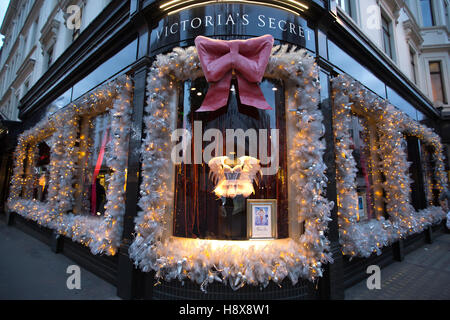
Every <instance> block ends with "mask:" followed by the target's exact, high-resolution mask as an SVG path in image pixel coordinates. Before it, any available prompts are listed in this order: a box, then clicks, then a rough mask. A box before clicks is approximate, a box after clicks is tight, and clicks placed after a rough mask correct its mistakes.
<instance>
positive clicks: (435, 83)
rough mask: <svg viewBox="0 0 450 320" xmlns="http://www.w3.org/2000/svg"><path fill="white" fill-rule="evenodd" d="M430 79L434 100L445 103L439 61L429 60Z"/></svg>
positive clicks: (445, 98)
mask: <svg viewBox="0 0 450 320" xmlns="http://www.w3.org/2000/svg"><path fill="white" fill-rule="evenodd" d="M429 65H430V79H431V89H432V92H433V101H434V102H443V103H444V104H447V97H446V95H445V92H444V88H445V86H444V79H443V77H442V65H441V62H440V61H430V63H429Z"/></svg>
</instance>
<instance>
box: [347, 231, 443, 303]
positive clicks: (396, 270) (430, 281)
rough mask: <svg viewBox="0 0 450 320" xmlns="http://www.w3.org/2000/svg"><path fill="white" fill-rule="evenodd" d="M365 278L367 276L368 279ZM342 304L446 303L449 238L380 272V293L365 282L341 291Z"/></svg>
mask: <svg viewBox="0 0 450 320" xmlns="http://www.w3.org/2000/svg"><path fill="white" fill-rule="evenodd" d="M368 277H369V275H368ZM345 298H346V300H450V234H444V235H441V236H439V237H437V238H435V239H434V241H433V243H432V244H427V245H424V246H422V247H420V248H418V249H416V250H414V251H413V252H411V253H409V254H407V255H406V256H405V259H404V260H403V261H402V262H394V263H393V264H390V265H389V266H387V267H385V268H383V269H381V289H379V290H377V289H373V290H369V289H368V288H367V283H366V280H364V281H361V282H360V283H358V284H356V285H354V286H353V287H351V288H349V289H347V290H346V291H345Z"/></svg>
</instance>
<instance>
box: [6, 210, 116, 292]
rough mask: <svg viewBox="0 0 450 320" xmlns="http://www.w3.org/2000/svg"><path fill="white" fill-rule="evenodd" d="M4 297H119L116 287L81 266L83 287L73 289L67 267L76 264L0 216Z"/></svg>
mask: <svg viewBox="0 0 450 320" xmlns="http://www.w3.org/2000/svg"><path fill="white" fill-rule="evenodd" d="M0 256H1V259H0V300H10V299H11V300H12V299H14V300H15V299H19V300H29V299H33V300H35V299H37V300H54V299H62V300H78V299H83V300H84V299H86V300H97V299H103V300H105V299H108V300H113V299H119V298H118V297H117V296H116V288H115V287H114V286H113V285H111V284H109V283H107V282H105V281H103V280H102V279H100V278H98V277H97V276H95V275H94V274H92V273H91V272H89V271H87V270H85V269H83V268H81V289H80V290H76V289H74V290H69V289H67V286H66V282H67V278H68V277H69V276H70V274H67V273H66V270H67V267H68V266H70V265H75V263H74V262H73V261H72V260H70V259H69V258H67V257H65V256H64V255H62V254H55V253H54V252H52V251H51V250H50V248H49V247H48V246H47V245H45V244H44V243H42V242H40V241H39V240H37V239H35V238H33V237H31V236H29V235H28V234H26V233H24V232H22V231H20V230H18V229H16V228H15V227H8V226H6V224H5V222H4V221H3V220H2V219H0Z"/></svg>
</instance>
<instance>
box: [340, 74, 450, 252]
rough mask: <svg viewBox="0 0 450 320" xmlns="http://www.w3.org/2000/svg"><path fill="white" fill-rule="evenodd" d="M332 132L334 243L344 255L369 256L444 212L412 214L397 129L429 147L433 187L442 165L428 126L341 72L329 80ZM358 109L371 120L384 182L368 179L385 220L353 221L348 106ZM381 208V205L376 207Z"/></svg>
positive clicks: (442, 183) (354, 202)
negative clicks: (381, 197) (377, 191)
mask: <svg viewBox="0 0 450 320" xmlns="http://www.w3.org/2000/svg"><path fill="white" fill-rule="evenodd" d="M332 81H333V101H334V121H333V123H334V134H335V139H336V144H335V145H336V167H337V189H338V199H339V201H338V211H339V212H338V216H339V226H340V241H341V244H342V250H343V253H344V254H345V255H349V256H362V257H369V256H370V255H371V254H372V253H377V254H381V248H382V247H384V246H386V245H388V244H390V243H392V242H394V241H395V240H397V239H400V238H403V237H406V236H407V235H409V234H413V233H417V232H420V231H422V230H424V229H425V228H427V227H428V226H430V225H432V224H433V223H436V222H439V221H440V220H441V219H442V218H443V217H444V216H445V214H444V211H443V210H442V208H441V207H428V208H426V209H423V210H420V211H419V212H416V211H415V209H414V208H413V207H412V205H411V204H410V194H411V192H410V191H411V190H410V184H411V182H412V179H411V178H410V177H409V165H410V164H409V163H408V161H407V154H406V150H404V148H403V147H402V145H404V142H405V141H404V137H403V133H409V134H413V135H416V136H418V137H419V138H420V139H421V140H423V141H425V142H426V143H428V144H431V145H433V146H434V148H435V149H434V150H435V158H436V159H437V161H438V162H437V163H438V165H437V166H436V175H437V177H438V179H439V190H440V191H441V192H442V191H443V190H445V189H446V188H447V178H446V175H445V171H444V166H443V155H442V144H441V142H440V139H439V136H438V135H437V134H435V133H434V132H433V131H432V130H431V129H429V128H426V127H425V126H423V125H421V124H419V123H418V122H417V121H414V120H412V119H410V118H409V117H408V116H407V115H406V114H404V113H403V112H401V111H400V110H398V109H396V108H395V107H394V106H392V105H391V104H389V103H388V102H387V101H385V100H382V99H380V98H378V97H377V96H376V95H375V94H373V93H371V92H370V91H369V90H367V89H366V88H364V86H362V85H361V84H360V83H359V82H357V81H355V80H353V79H352V78H350V77H348V76H346V75H339V76H338V77H336V78H334V79H333V80H332ZM352 108H354V110H359V111H361V112H362V113H363V114H365V115H367V117H370V118H371V119H372V120H374V121H375V122H376V124H377V133H378V136H379V143H378V145H377V147H378V148H375V149H378V150H377V152H378V156H379V158H380V159H381V161H380V164H379V166H378V168H377V167H375V168H377V169H378V170H379V171H380V172H383V174H384V177H385V180H386V181H385V182H384V183H382V182H381V181H375V182H374V188H377V187H382V188H383V189H384V191H385V195H386V197H385V202H386V208H387V213H388V215H389V219H388V220H385V219H384V217H382V216H379V217H378V218H377V219H372V220H369V221H360V222H359V221H358V218H357V217H358V208H357V199H358V195H357V192H356V173H357V168H356V162H355V160H354V158H353V154H352V150H351V148H350V146H351V144H352V140H351V136H350V122H351V110H352ZM376 210H377V211H378V212H382V208H376Z"/></svg>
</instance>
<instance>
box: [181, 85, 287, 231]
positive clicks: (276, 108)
mask: <svg viewBox="0 0 450 320" xmlns="http://www.w3.org/2000/svg"><path fill="white" fill-rule="evenodd" d="M232 84H233V85H232V86H231V87H230V90H229V91H228V92H229V97H228V104H227V106H226V107H224V108H220V109H219V110H217V111H214V112H198V110H199V108H200V107H201V103H202V102H203V101H204V100H203V98H204V95H205V93H206V92H207V83H206V80H205V78H199V79H196V80H194V81H186V82H185V83H184V84H183V90H182V92H181V96H180V99H179V100H180V106H179V109H178V115H179V116H178V117H179V118H178V128H183V129H185V130H187V134H188V135H189V136H191V141H192V143H190V145H189V146H187V147H186V149H185V150H184V151H185V153H186V152H188V150H187V149H188V148H190V152H188V153H190V154H192V155H194V157H195V155H196V152H197V151H196V150H203V159H201V160H202V162H201V163H198V164H197V163H195V162H196V161H195V160H196V159H192V157H186V158H185V159H184V160H185V161H183V163H180V164H178V165H177V166H176V169H175V172H176V175H175V188H174V189H175V216H174V235H176V236H180V237H190V238H210V239H211V238H212V239H233V240H245V239H247V212H246V208H247V206H246V202H247V201H248V199H254V198H255V199H277V201H278V206H277V207H276V208H275V210H276V211H277V216H278V221H279V224H278V227H277V228H278V235H279V237H282V238H283V237H287V236H288V226H287V223H286V222H287V220H288V212H287V196H288V195H287V176H286V173H287V170H286V137H285V136H286V134H285V130H286V124H285V104H284V93H283V91H284V90H283V88H284V86H283V84H282V82H280V81H276V80H271V79H264V80H263V81H262V83H261V84H260V88H261V90H262V93H263V94H264V98H265V99H266V101H267V102H268V103H269V104H270V105H271V106H273V107H272V108H271V109H270V110H268V109H266V110H262V109H257V108H254V107H252V106H247V105H244V104H242V103H241V102H240V96H239V88H238V83H237V81H233V82H232ZM181 102H182V103H181ZM239 132H240V133H242V135H239ZM209 133H214V134H213V135H212V136H213V137H214V138H211V139H204V138H205V137H207V136H209ZM199 137H200V138H199ZM182 142H183V141H180V143H182ZM196 144H200V147H199V146H197V145H196ZM212 147H213V150H212V152H211V159H210V160H209V161H205V160H207V159H206V158H207V155H209V152H208V151H209V150H210V149H211V148H212ZM272 153H273V154H272ZM200 157H201V155H200ZM188 158H191V159H190V160H191V161H186V160H189V159H188ZM266 158H267V159H271V160H270V161H267V160H266ZM261 160H262V161H261ZM190 162H194V163H190ZM197 162H200V161H197ZM270 169H272V170H273V173H274V174H266V175H264V174H263V170H266V172H267V171H269V170H270Z"/></svg>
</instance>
